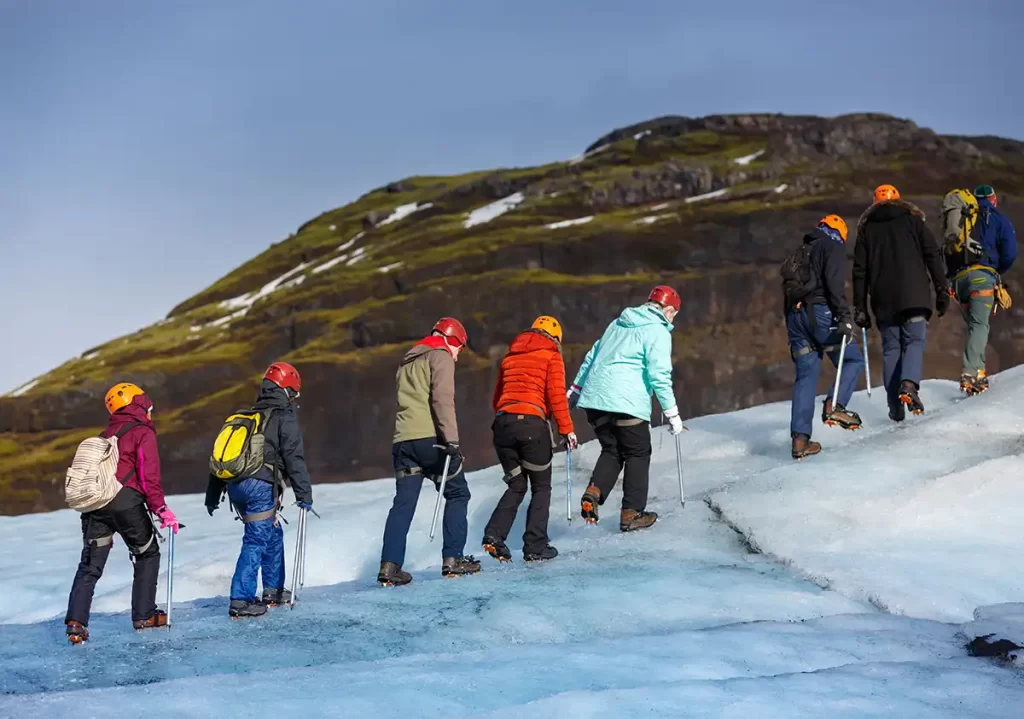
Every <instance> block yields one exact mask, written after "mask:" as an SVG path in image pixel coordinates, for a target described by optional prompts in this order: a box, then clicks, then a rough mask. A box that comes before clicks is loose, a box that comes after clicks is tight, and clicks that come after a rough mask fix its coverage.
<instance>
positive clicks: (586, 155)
mask: <svg viewBox="0 0 1024 719" xmlns="http://www.w3.org/2000/svg"><path fill="white" fill-rule="evenodd" d="M609 147H611V143H605V144H604V145H598V146H597V147H595V148H594V149H593V150H591V151H590V152H584V153H583V154H582V155H577V156H576V157H574V158H572V159H571V160H569V164H570V165H578V164H580V163H581V162H583V161H584V160H586V159H588V158H590V157H593V156H594V155H596V154H597V153H599V152H604V151H605V150H607V149H608V148H609Z"/></svg>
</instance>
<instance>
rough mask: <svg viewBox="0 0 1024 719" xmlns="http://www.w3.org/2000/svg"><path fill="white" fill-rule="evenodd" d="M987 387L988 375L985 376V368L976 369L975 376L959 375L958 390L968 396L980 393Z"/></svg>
mask: <svg viewBox="0 0 1024 719" xmlns="http://www.w3.org/2000/svg"><path fill="white" fill-rule="evenodd" d="M987 389H988V377H986V376H985V370H978V375H977V376H976V377H975V376H972V375H969V374H962V375H960V391H961V392H963V393H964V394H966V395H967V396H968V397H972V396H974V395H976V394H981V393H982V392H984V391H985V390H987Z"/></svg>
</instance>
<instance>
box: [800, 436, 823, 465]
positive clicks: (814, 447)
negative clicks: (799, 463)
mask: <svg viewBox="0 0 1024 719" xmlns="http://www.w3.org/2000/svg"><path fill="white" fill-rule="evenodd" d="M820 451H821V445H820V444H818V443H817V442H812V441H811V438H810V437H808V436H807V435H806V434H798V435H796V436H795V437H793V459H803V458H804V457H810V456H811V455H812V454H817V453H818V452H820Z"/></svg>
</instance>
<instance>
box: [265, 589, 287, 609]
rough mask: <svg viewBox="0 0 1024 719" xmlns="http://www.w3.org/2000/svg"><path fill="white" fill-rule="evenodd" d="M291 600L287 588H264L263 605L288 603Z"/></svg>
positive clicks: (274, 605)
mask: <svg viewBox="0 0 1024 719" xmlns="http://www.w3.org/2000/svg"><path fill="white" fill-rule="evenodd" d="M291 600H292V593H291V592H290V591H288V590H287V589H273V588H271V589H264V590H263V606H265V607H276V606H279V605H281V604H288V603H289V602H290V601H291Z"/></svg>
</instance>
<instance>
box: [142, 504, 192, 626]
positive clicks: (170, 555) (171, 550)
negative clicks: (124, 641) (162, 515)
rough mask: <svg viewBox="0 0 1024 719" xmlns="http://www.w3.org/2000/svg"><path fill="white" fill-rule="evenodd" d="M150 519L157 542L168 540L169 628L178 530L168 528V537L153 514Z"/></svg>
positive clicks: (161, 542) (181, 526)
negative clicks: (175, 544)
mask: <svg viewBox="0 0 1024 719" xmlns="http://www.w3.org/2000/svg"><path fill="white" fill-rule="evenodd" d="M149 521H150V522H152V523H153V534H155V535H156V538H157V542H158V543H159V544H163V543H164V542H167V629H170V628H171V602H172V601H173V598H174V537H175V534H176V532H175V531H174V527H168V528H167V538H166V539H165V538H164V535H163V534H161V533H160V525H158V524H157V523H156V520H155V519H154V518H153V515H152V514H150V515H149ZM184 528H185V525H184V524H182V523H181V522H178V529H184Z"/></svg>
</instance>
